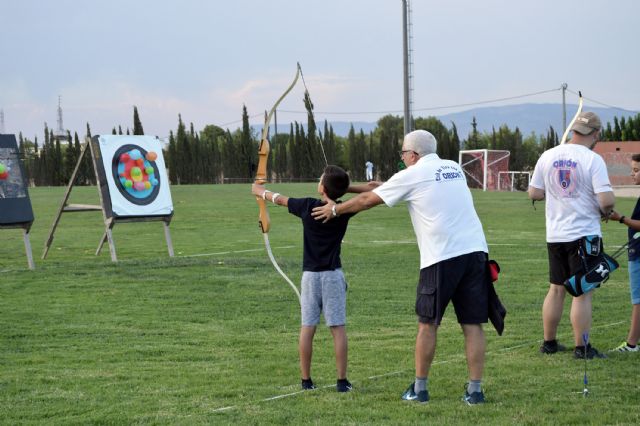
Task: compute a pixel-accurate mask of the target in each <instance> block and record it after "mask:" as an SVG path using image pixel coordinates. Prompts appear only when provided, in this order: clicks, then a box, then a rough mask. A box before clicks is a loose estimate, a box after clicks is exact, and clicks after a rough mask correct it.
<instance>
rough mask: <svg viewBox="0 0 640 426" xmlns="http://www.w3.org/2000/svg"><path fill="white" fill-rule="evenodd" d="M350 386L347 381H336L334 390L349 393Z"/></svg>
mask: <svg viewBox="0 0 640 426" xmlns="http://www.w3.org/2000/svg"><path fill="white" fill-rule="evenodd" d="M351 389H352V386H351V383H349V381H348V380H347V379H338V381H337V382H336V390H337V391H338V392H351Z"/></svg>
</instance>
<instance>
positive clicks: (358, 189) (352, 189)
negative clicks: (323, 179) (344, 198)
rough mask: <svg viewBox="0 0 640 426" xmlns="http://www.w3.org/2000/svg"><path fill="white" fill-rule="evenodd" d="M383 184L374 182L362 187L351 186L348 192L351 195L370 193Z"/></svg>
mask: <svg viewBox="0 0 640 426" xmlns="http://www.w3.org/2000/svg"><path fill="white" fill-rule="evenodd" d="M382 184H383V182H379V181H375V180H372V181H371V182H367V183H363V184H360V185H350V186H349V188H347V192H349V193H351V194H360V193H362V192H369V191H371V190H372V189H374V188H377V187H379V186H380V185H382Z"/></svg>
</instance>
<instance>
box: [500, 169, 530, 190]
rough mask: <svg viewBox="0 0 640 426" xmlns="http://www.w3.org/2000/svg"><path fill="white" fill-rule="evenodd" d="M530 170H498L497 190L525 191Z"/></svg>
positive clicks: (527, 186)
mask: <svg viewBox="0 0 640 426" xmlns="http://www.w3.org/2000/svg"><path fill="white" fill-rule="evenodd" d="M530 181H531V172H498V191H526V190H527V189H529V182H530Z"/></svg>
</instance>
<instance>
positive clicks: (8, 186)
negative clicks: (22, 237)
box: [0, 135, 33, 225]
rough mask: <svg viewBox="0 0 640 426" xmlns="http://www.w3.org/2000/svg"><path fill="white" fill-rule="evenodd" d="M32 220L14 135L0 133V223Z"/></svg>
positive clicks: (25, 182) (25, 183)
mask: <svg viewBox="0 0 640 426" xmlns="http://www.w3.org/2000/svg"><path fill="white" fill-rule="evenodd" d="M26 222H33V210H32V208H31V200H30V199H29V192H28V191H27V179H26V176H25V174H24V171H23V169H22V160H21V159H20V151H19V150H18V144H17V141H16V137H15V135H0V225H6V224H13V223H26Z"/></svg>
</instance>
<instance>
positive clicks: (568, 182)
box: [553, 160, 578, 198]
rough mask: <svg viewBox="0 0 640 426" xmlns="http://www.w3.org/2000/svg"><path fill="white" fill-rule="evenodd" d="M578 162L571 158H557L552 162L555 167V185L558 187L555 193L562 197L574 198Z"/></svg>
mask: <svg viewBox="0 0 640 426" xmlns="http://www.w3.org/2000/svg"><path fill="white" fill-rule="evenodd" d="M577 166H578V163H576V162H575V161H572V160H557V161H554V162H553V168H554V169H555V182H554V183H555V186H556V187H557V188H558V189H559V191H557V195H558V196H560V197H563V198H574V197H576V196H577V194H576V193H575V191H576V189H577V182H576V178H577V176H578V175H577V174H575V173H576V172H577V170H576V168H577Z"/></svg>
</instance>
